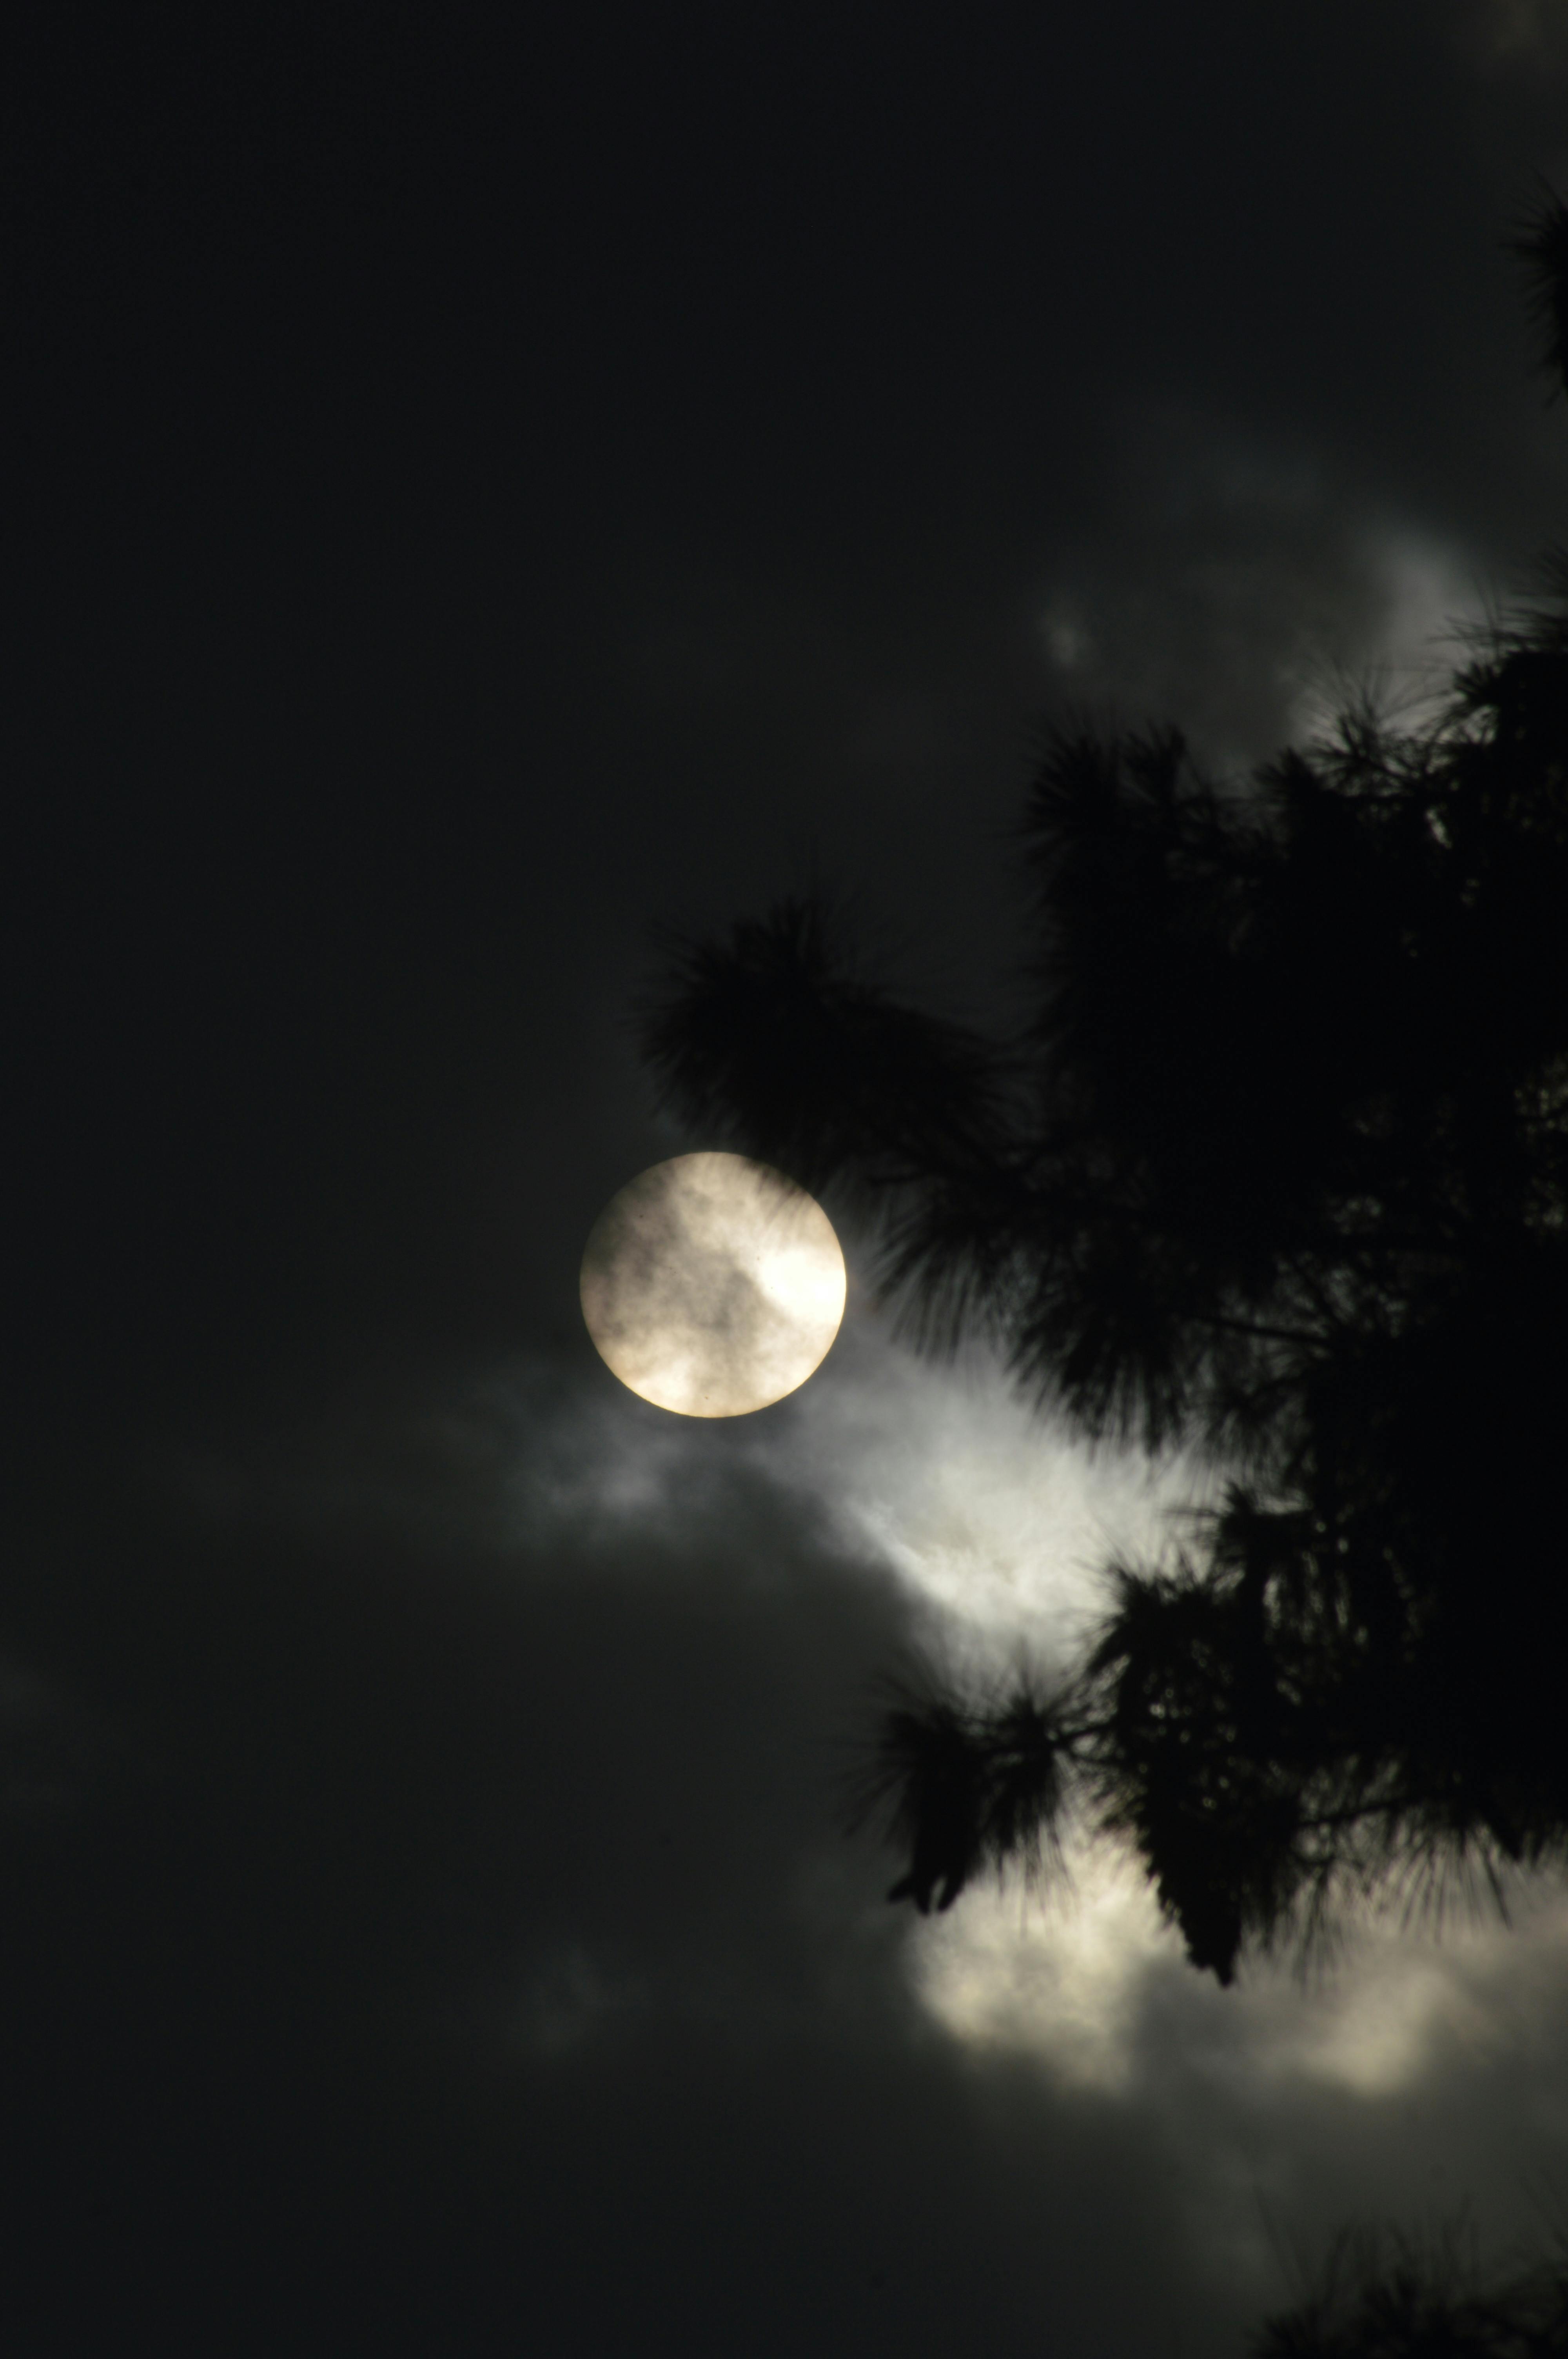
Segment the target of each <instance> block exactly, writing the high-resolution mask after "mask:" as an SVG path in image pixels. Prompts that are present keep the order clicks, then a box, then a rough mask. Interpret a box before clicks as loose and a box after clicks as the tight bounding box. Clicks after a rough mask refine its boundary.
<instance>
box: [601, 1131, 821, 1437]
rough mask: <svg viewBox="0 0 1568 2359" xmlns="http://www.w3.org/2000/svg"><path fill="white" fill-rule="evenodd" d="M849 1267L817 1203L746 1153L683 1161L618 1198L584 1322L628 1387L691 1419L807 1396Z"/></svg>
mask: <svg viewBox="0 0 1568 2359" xmlns="http://www.w3.org/2000/svg"><path fill="white" fill-rule="evenodd" d="M845 1284H846V1281H845V1275H844V1256H843V1254H842V1252H841V1251H840V1250H839V1245H838V1238H837V1237H836V1236H835V1235H834V1234H833V1224H832V1223H831V1222H830V1221H829V1220H828V1218H827V1213H826V1212H824V1211H823V1209H822V1207H821V1205H820V1204H819V1203H817V1201H816V1199H815V1197H812V1196H808V1195H807V1194H806V1190H805V1189H804V1188H797V1187H796V1186H795V1181H794V1180H786V1179H785V1177H784V1173H783V1172H782V1171H775V1170H773V1169H772V1168H771V1166H770V1165H768V1164H766V1163H753V1162H752V1160H751V1158H750V1157H749V1156H744V1155H676V1156H674V1157H672V1158H671V1159H670V1161H669V1162H667V1163H655V1164H654V1166H653V1168H652V1169H651V1170H648V1171H643V1172H642V1173H640V1174H639V1176H638V1177H637V1178H636V1179H635V1180H629V1181H628V1182H627V1184H626V1186H625V1187H624V1188H622V1190H621V1192H620V1193H619V1195H616V1196H612V1197H611V1200H610V1201H609V1203H608V1204H607V1205H606V1206H605V1208H604V1210H603V1212H600V1216H599V1218H598V1220H597V1221H596V1222H595V1223H594V1224H593V1227H592V1229H591V1231H590V1232H589V1240H588V1245H587V1248H586V1250H585V1251H584V1254H583V1257H582V1282H581V1286H582V1315H583V1317H584V1319H585V1320H586V1321H587V1322H588V1332H589V1334H590V1335H591V1336H592V1338H593V1340H594V1343H595V1344H596V1345H597V1347H598V1350H599V1354H600V1358H601V1359H602V1360H603V1361H604V1363H605V1365H606V1366H607V1367H608V1368H610V1369H611V1371H612V1372H613V1374H614V1375H618V1376H619V1377H620V1379H621V1381H622V1384H623V1385H627V1386H630V1387H631V1389H632V1391H633V1392H634V1393H641V1395H642V1397H643V1399H644V1400H649V1401H653V1402H654V1403H656V1405H657V1406H658V1407H659V1408H669V1409H675V1410H676V1412H677V1413H678V1414H679V1415H680V1416H682V1417H746V1416H748V1415H750V1413H751V1411H752V1409H758V1408H767V1407H768V1405H769V1403H770V1402H772V1401H776V1400H783V1398H784V1395H785V1394H786V1393H793V1392H795V1390H796V1389H797V1388H798V1387H799V1386H801V1385H803V1384H804V1383H805V1382H806V1378H807V1376H809V1375H812V1373H813V1372H814V1370H816V1368H818V1367H820V1366H821V1364H822V1362H823V1360H824V1359H825V1358H826V1357H827V1350H828V1346H829V1345H830V1344H831V1343H832V1341H833V1338H834V1337H835V1335H837V1333H838V1323H839V1321H840V1320H841V1319H842V1318H843V1316H844V1295H845Z"/></svg>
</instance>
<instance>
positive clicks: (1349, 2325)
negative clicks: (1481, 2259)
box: [1249, 2231, 1568, 2359]
mask: <svg viewBox="0 0 1568 2359" xmlns="http://www.w3.org/2000/svg"><path fill="white" fill-rule="evenodd" d="M1564 2353H1568V2258H1565V2257H1564V2256H1563V2255H1562V2254H1559V2255H1558V2256H1556V2257H1555V2258H1554V2259H1553V2260H1552V2261H1548V2262H1546V2263H1545V2264H1537V2265H1535V2266H1533V2267H1524V2268H1518V2269H1509V2268H1507V2267H1502V2268H1495V2269H1492V2270H1489V2271H1488V2270H1487V2269H1485V2268H1483V2267H1480V2266H1479V2264H1478V2263H1477V2262H1476V2260H1475V2259H1474V2258H1473V2257H1470V2256H1467V2255H1466V2254H1465V2250H1464V2246H1463V2241H1462V2238H1461V2236H1460V2235H1459V2234H1457V2233H1456V2232H1454V2231H1450V2232H1448V2233H1447V2234H1440V2235H1438V2236H1436V2237H1433V2238H1431V2239H1429V2240H1427V2241H1426V2242H1424V2243H1423V2242H1422V2241H1421V2240H1420V2239H1417V2238H1413V2237H1397V2238H1395V2239H1393V2240H1391V2242H1390V2240H1387V2239H1385V2238H1383V2237H1381V2236H1379V2235H1378V2234H1376V2233H1367V2232H1363V2233H1361V2234H1351V2235H1348V2236H1346V2237H1343V2238H1341V2240H1340V2241H1339V2243H1338V2244H1337V2245H1336V2246H1335V2247H1334V2249H1333V2251H1332V2252H1331V2253H1330V2255H1329V2256H1328V2260H1327V2263H1326V2265H1325V2268H1324V2269H1323V2271H1322V2274H1321V2279H1320V2282H1319V2283H1318V2285H1317V2286H1316V2287H1315V2288H1314V2289H1313V2290H1312V2291H1311V2292H1310V2293H1309V2294H1308V2295H1307V2296H1306V2297H1305V2299H1303V2300H1302V2301H1301V2302H1299V2303H1298V2304H1297V2305H1296V2307H1295V2308H1294V2309H1292V2310H1287V2311H1283V2312H1281V2314H1279V2315H1278V2316H1276V2317H1273V2318H1271V2319H1269V2320H1267V2321H1265V2323H1264V2325H1263V2327H1262V2328H1261V2330H1260V2332H1259V2333H1258V2334H1257V2335H1256V2336H1255V2337H1254V2339H1253V2342H1252V2343H1251V2345H1250V2350H1249V2359H1563V2354H1564Z"/></svg>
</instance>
